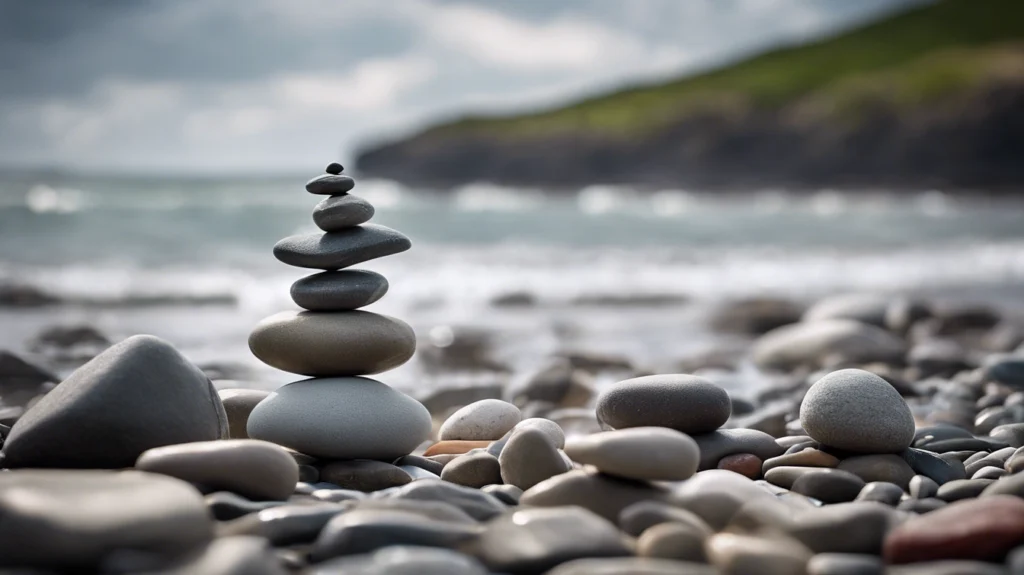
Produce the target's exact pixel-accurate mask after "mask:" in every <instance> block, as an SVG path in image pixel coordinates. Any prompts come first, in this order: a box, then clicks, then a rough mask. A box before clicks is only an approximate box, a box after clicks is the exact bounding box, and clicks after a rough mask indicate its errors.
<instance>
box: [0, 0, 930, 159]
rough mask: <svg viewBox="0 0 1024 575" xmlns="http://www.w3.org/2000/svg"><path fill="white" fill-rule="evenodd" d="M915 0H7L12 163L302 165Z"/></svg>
mask: <svg viewBox="0 0 1024 575" xmlns="http://www.w3.org/2000/svg"><path fill="white" fill-rule="evenodd" d="M913 1H915V0H857V1H850V0H565V1H557V0H492V1H483V0H478V1H471V0H166V1H163V0H89V1H85V0H0V165H8V166H11V165H14V166H40V165H46V166H54V165H56V166H64V167H77V168H87V169H92V170H119V171H123V170H126V171H147V170H159V171H169V170H170V171H179V170H180V171H187V172H203V171H214V172H220V171H233V170H240V169H247V170H259V171H261V172H270V171H292V170H309V169H321V168H322V167H323V165H324V164H325V163H326V162H327V161H329V160H333V159H336V158H340V159H342V160H343V161H348V160H349V159H350V158H351V156H352V153H353V152H354V151H355V150H356V149H358V147H359V146H360V145H365V144H366V143H367V142H370V141H373V140H375V139H380V138H386V137H389V136H393V135H396V134H402V133H406V132H408V131H410V130H414V129H416V128H417V127H420V126H423V125H425V124H429V123H430V122H432V121H436V120H437V119H439V118H447V117H453V116H456V115H460V114H463V113H466V112H473V111H477V112H479V111H506V110H517V109H526V108H532V107H536V106H543V105H551V104H553V103H556V102H561V101H565V100H568V99H570V98H573V97H576V96H578V95H581V94H588V93H593V92H597V91H601V90H604V89H607V88H609V87H615V86H619V85H622V84H623V83H625V82H635V81H639V80H645V79H652V78H660V77H663V76H666V75H673V74H678V73H681V72H685V71H687V70H693V69H695V68H699V67H702V66H708V65H710V64H712V63H714V62H718V61H722V60H723V59H727V58H733V57H736V56H737V55H738V54H742V53H746V52H749V51H751V50H755V49H759V48H761V47H764V46H769V45H773V44H777V43H780V42H793V41H799V40H801V39H806V38H810V37H814V36H817V35H821V34H823V33H825V32H827V31H829V30H831V29H834V28H836V27H841V26H848V25H851V24H852V23H854V22H857V21H859V20H863V19H866V18H871V17H873V16H875V15H877V14H878V13H880V12H883V11H886V10H891V9H894V8H899V7H901V6H903V5H906V4H908V3H909V2H913Z"/></svg>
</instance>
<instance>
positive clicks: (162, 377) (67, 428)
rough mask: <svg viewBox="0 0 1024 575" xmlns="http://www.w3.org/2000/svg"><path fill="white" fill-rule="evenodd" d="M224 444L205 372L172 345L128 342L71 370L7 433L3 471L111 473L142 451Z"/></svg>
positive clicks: (222, 417) (147, 339) (219, 409)
mask: <svg viewBox="0 0 1024 575" xmlns="http://www.w3.org/2000/svg"><path fill="white" fill-rule="evenodd" d="M227 437H228V422H227V415H226V414H225V412H224V406H223V405H222V404H221V400H220V398H219V397H218V395H217V391H216V389H214V387H213V385H212V384H211V383H210V380H209V379H208V378H207V377H206V375H204V374H203V372H202V371H201V370H200V369H199V368H198V367H196V366H195V365H193V364H192V363H190V362H189V361H188V360H187V359H185V357H184V356H182V355H181V354H180V353H178V351H177V350H175V349H174V348H173V347H172V346H171V344H169V343H167V342H166V341H164V340H162V339H159V338H157V337H153V336H150V335H136V336H132V337H130V338H128V339H126V340H124V341H122V342H121V343H118V344H116V345H114V346H112V347H110V348H109V349H107V350H106V351H104V352H103V353H101V354H100V355H98V356H96V357H95V358H93V359H92V360H91V361H89V363H86V364H85V365H83V366H82V367H80V368H78V369H77V370H75V372H74V373H72V374H71V375H70V376H69V377H68V378H67V379H66V380H64V382H63V383H61V384H60V385H58V386H57V387H55V388H54V389H53V390H52V391H50V393H48V394H46V395H45V396H44V397H43V398H42V399H41V400H40V401H39V402H38V403H37V404H36V405H35V406H33V407H32V408H31V409H29V410H28V411H27V412H25V414H24V415H23V416H22V417H21V418H20V419H19V420H18V422H17V423H15V424H14V426H13V427H12V428H11V432H10V435H8V436H7V439H6V441H5V443H4V451H3V452H4V456H5V460H4V464H5V465H6V466H7V467H10V468H18V467H58V468H93V469H117V468H122V467H131V466H133V465H135V460H136V459H138V457H139V455H141V454H142V452H144V451H146V450H147V449H151V448H154V447H161V446H164V445H174V444H178V443H189V442H192V441H210V440H214V439H225V438H227Z"/></svg>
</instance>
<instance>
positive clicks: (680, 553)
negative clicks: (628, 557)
mask: <svg viewBox="0 0 1024 575" xmlns="http://www.w3.org/2000/svg"><path fill="white" fill-rule="evenodd" d="M710 535H711V534H710V532H706V531H701V530H699V529H695V528H693V527H692V526H690V525H687V524H684V523H671V522H668V523H660V524H658V525H655V526H653V527H651V528H650V529H647V530H646V531H644V532H643V534H642V535H640V537H639V539H637V542H636V554H637V555H639V556H640V557H653V558H657V559H675V560H677V561H692V562H694V563H703V562H705V561H706V560H707V557H706V555H705V554H704V542H705V540H706V539H707V538H708V537H709V536H710Z"/></svg>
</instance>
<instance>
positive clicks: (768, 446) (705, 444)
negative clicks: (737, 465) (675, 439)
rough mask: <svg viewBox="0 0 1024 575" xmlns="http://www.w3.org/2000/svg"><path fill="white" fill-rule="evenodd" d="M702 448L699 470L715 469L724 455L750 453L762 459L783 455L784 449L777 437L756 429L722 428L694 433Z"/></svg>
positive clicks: (694, 437) (698, 445)
mask: <svg viewBox="0 0 1024 575" xmlns="http://www.w3.org/2000/svg"><path fill="white" fill-rule="evenodd" d="M693 440H694V441H696V442H697V447H699V448H700V466H699V468H698V469H699V470H701V471H704V470H707V469H715V468H716V467H718V462H719V461H721V460H722V458H723V457H726V456H729V455H735V454H737V453H750V454H752V455H755V456H757V457H758V458H759V459H761V460H762V461H764V460H766V459H770V458H772V457H777V456H779V455H782V453H783V451H784V449H783V448H782V446H781V445H779V444H778V443H776V442H775V438H774V437H772V436H770V435H768V434H767V433H764V432H762V431H757V430H754V429H720V430H718V431H714V432H711V433H704V434H701V435H694V436H693Z"/></svg>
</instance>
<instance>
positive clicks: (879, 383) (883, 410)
mask: <svg viewBox="0 0 1024 575" xmlns="http://www.w3.org/2000/svg"><path fill="white" fill-rule="evenodd" d="M800 424H801V426H803V428H804V429H805V430H807V434H808V435H810V436H811V437H813V438H814V439H815V440H817V441H819V442H821V443H823V444H825V445H828V446H831V447H838V448H840V449H845V450H847V451H854V452H859V453H899V452H901V451H903V450H904V449H906V448H907V447H909V446H910V443H911V442H912V441H913V440H914V417H913V415H911V413H910V408H909V407H908V406H907V403H906V402H905V401H904V400H903V398H902V397H900V394H899V392H897V391H896V390H895V389H894V388H893V387H892V386H891V385H889V383H888V382H887V381H885V380H884V379H882V378H881V377H879V376H877V375H875V374H873V373H871V372H868V371H864V370H861V369H842V370H839V371H834V372H832V373H830V374H828V375H826V376H825V377H823V378H821V379H819V380H818V381H817V382H816V383H815V384H814V385H812V386H811V388H810V389H809V390H808V391H807V395H805V396H804V400H803V402H802V403H801V404H800Z"/></svg>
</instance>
